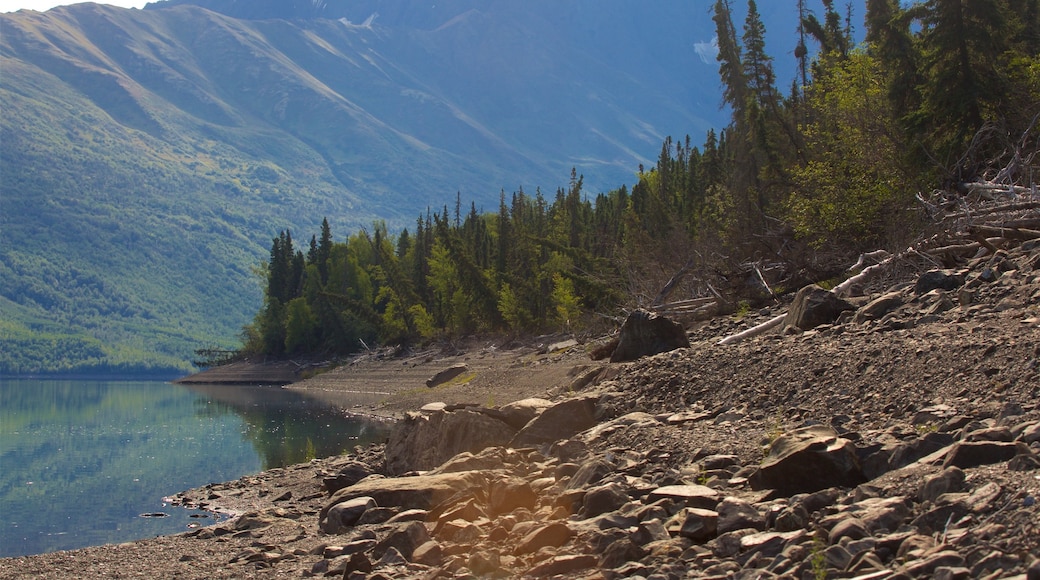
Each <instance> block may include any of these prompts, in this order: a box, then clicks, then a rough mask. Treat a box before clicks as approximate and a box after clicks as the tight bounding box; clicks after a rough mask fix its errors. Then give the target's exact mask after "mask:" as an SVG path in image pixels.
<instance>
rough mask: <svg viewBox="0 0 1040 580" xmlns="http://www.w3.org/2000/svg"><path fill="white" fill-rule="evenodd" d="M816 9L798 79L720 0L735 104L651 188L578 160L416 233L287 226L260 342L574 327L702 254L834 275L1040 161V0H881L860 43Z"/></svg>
mask: <svg viewBox="0 0 1040 580" xmlns="http://www.w3.org/2000/svg"><path fill="white" fill-rule="evenodd" d="M795 9H797V10H798V11H799V15H800V26H799V29H798V31H797V37H796V38H795V39H794V47H795V48H794V51H793V52H794V56H795V58H797V59H798V65H799V66H798V76H797V78H796V79H795V80H794V82H793V83H792V85H791V86H790V87H789V88H788V89H783V88H781V87H779V86H778V85H777V82H776V78H775V75H774V73H773V67H772V62H773V60H772V57H770V56H769V54H768V53H767V51H766V47H765V26H764V25H763V23H762V21H761V18H760V15H759V13H758V10H757V6H756V4H755V2H754V0H748V2H747V16H746V18H745V20H744V22H743V23H742V26H741V27H740V28H739V29H738V27H737V25H736V23H735V22H734V21H733V17H732V11H731V6H730V1H729V0H717V1H716V3H715V4H714V7H713V20H714V22H715V25H716V32H717V37H718V57H717V59H718V62H719V76H720V79H721V82H722V86H723V99H724V103H725V105H727V106H728V107H729V108H730V110H731V111H732V116H731V120H730V123H729V124H728V125H727V126H726V127H724V128H722V129H720V130H719V131H717V132H716V131H715V130H711V131H709V132H708V133H707V135H706V136H705V139H704V141H703V143H702V144H701V145H700V146H694V145H693V144H692V142H691V138H690V137H689V136H687V137H686V138H685V139H682V140H679V141H674V140H673V139H672V138H668V139H666V140H665V141H664V143H663V144H662V146H661V151H660V155H659V156H658V159H657V161H656V163H655V165H654V167H651V168H645V167H643V166H640V167H639V171H638V174H637V176H638V179H637V181H636V183H635V184H634V185H633V186H632V188H631V191H629V190H628V188H627V186H624V185H622V186H621V187H619V188H618V189H616V190H613V191H610V192H607V193H599V194H596V195H594V196H590V195H588V194H587V193H586V192H584V191H583V188H582V176H580V175H577V174H576V173H575V172H574V171H573V170H572V173H571V177H570V181H569V184H568V186H567V187H561V188H559V189H557V191H556V193H555V195H554V196H552V197H551V198H546V197H545V196H543V195H542V192H541V191H540V190H537V191H536V192H535V193H534V194H533V195H530V194H527V193H525V192H524V191H523V190H520V191H517V192H514V193H512V194H511V195H507V194H506V193H505V192H504V191H503V192H502V193H501V194H500V201H499V207H498V210H497V211H482V210H478V208H477V207H476V206H475V205H473V204H470V207H469V208H468V211H463V208H462V203H461V200H460V199H459V197H458V196H456V199H455V204H454V208H452V209H449V208H448V206H444V207H443V208H442V209H441V210H439V211H430V210H427V211H426V212H425V214H424V215H421V216H419V217H418V218H417V219H416V222H415V226H414V228H413V229H407V228H406V229H403V230H402V231H400V232H399V233H396V234H395V233H391V232H390V231H389V230H388V228H387V227H386V225H385V224H383V223H376V224H373V226H372V228H371V229H370V230H369V229H364V230H361V231H358V232H355V233H354V234H352V235H350V236H349V237H348V238H347V239H346V240H345V241H343V242H336V241H335V240H334V239H333V235H332V232H331V231H330V230H329V226H328V222H327V221H325V222H323V224H322V229H321V232H320V234H317V235H315V236H313V237H312V238H311V240H310V243H309V244H304V245H300V244H298V243H297V242H296V241H295V240H293V238H292V236H291V233H290V232H289V231H283V232H281V233H280V234H279V235H278V236H277V237H276V238H274V240H273V242H272V246H271V254H270V259H269V261H268V262H267V263H266V264H265V265H264V267H263V272H262V276H263V277H264V279H265V280H266V288H265V301H264V306H263V308H262V309H261V311H260V312H259V313H258V314H257V316H256V319H255V321H254V322H253V324H251V325H249V326H248V327H247V328H246V329H245V332H244V347H245V348H244V350H245V351H247V352H263V353H269V354H290V353H297V352H313V351H326V352H350V351H354V350H357V349H358V348H359V347H362V346H363V345H367V344H371V343H372V342H376V343H382V344H389V343H402V342H409V341H416V340H422V339H428V338H432V337H435V336H457V335H462V334H466V333H471V332H477V331H503V330H512V331H517V332H536V331H543V330H559V329H571V330H574V329H576V328H578V327H580V326H582V325H584V324H586V323H587V322H588V320H589V316H590V315H591V314H592V313H611V312H615V311H616V310H617V309H618V308H619V307H622V306H631V305H633V303H645V302H648V301H650V297H651V296H653V295H654V294H655V292H656V291H657V290H658V289H660V288H661V287H662V285H664V283H665V281H667V280H668V279H669V276H671V275H672V274H675V271H676V270H677V269H678V268H679V267H680V266H681V265H683V264H685V266H684V270H685V269H686V268H689V267H691V266H696V267H697V268H700V269H701V270H703V271H711V272H715V273H716V274H721V275H722V277H723V278H725V277H726V275H725V273H726V272H728V271H731V270H733V269H734V265H735V264H740V263H746V262H748V261H756V260H757V261H762V260H767V261H775V262H779V263H782V264H784V265H785V266H786V267H788V268H789V269H791V270H796V269H797V270H799V271H802V272H803V273H805V272H808V274H806V275H809V276H821V275H826V274H827V273H828V271H827V268H826V262H827V261H828V258H829V259H830V260H831V261H835V260H836V259H838V258H847V257H848V256H850V255H853V254H854V253H856V252H859V251H862V250H865V249H876V248H879V247H889V248H891V247H896V246H899V245H901V244H905V243H906V242H907V240H908V238H909V237H910V236H913V235H916V234H917V233H918V232H920V230H921V228H922V227H923V226H924V218H925V216H923V215H922V214H921V213H920V212H919V211H918V209H919V205H918V204H917V203H916V201H915V195H917V194H918V193H919V192H922V191H929V190H931V189H934V188H937V187H938V188H951V187H956V185H957V184H959V183H962V182H965V181H972V180H976V179H993V178H994V177H997V176H998V175H997V173H998V171H1001V170H1002V173H1001V175H1000V176H999V177H1001V178H1002V179H1006V180H1012V181H1018V182H1027V183H1035V182H1036V172H1037V171H1038V169H1040V167H1038V163H1040V160H1038V159H1037V156H1036V155H1035V152H1036V150H1037V147H1038V139H1037V134H1038V132H1040V131H1038V128H1037V126H1036V125H1037V116H1038V115H1040V99H1038V97H1037V95H1040V0H927V1H924V2H916V3H913V4H910V5H906V6H904V5H903V4H901V3H900V2H899V1H898V0H867V3H866V18H865V25H866V41H865V42H863V43H861V44H859V45H857V44H856V43H855V42H854V41H853V25H852V22H851V17H850V14H849V12H846V13H845V14H842V13H841V12H839V11H838V9H837V7H836V6H835V4H834V2H833V0H823V2H822V12H821V13H820V14H819V15H817V14H816V13H815V12H813V11H812V10H811V9H810V8H809V7H808V6H807V4H806V0H799V1H798V2H797V4H796V6H795ZM810 45H812V46H813V48H814V49H815V50H813V51H810ZM1030 151H1032V152H1033V153H1034V154H1033V155H1028V153H1029V152H1030ZM1016 155H1017V156H1018V158H1017V159H1018V160H1019V161H1020V162H1019V163H1017V164H1016V163H1015V162H1014V161H1015V159H1016V158H1015V156H1016ZM838 261H840V260H838ZM673 280H674V278H673ZM704 286H707V287H708V288H709V289H711V290H712V291H716V292H717V290H715V289H714V288H711V287H710V286H711V285H710V284H704ZM792 289H796V288H792Z"/></svg>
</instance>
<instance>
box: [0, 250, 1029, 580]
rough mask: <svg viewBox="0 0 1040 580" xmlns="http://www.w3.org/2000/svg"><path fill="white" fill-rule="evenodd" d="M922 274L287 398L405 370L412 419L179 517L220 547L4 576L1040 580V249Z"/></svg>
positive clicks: (401, 364) (439, 362) (182, 547)
mask: <svg viewBox="0 0 1040 580" xmlns="http://www.w3.org/2000/svg"><path fill="white" fill-rule="evenodd" d="M908 270H909V271H910V272H911V274H910V275H906V276H903V277H902V278H900V279H897V280H891V279H889V280H886V281H885V283H884V286H883V287H879V288H876V289H869V288H868V289H867V292H866V295H864V296H862V297H859V298H846V300H845V302H846V304H847V305H848V306H843V307H841V308H839V309H838V312H837V313H835V314H834V315H833V318H832V319H831V320H829V321H828V322H825V323H823V324H818V323H817V324H814V325H813V326H812V327H811V328H809V329H805V328H797V327H795V326H794V325H788V328H787V329H785V330H776V331H773V332H771V333H767V334H763V335H760V336H757V337H755V338H751V339H749V340H746V341H743V342H738V343H736V344H732V345H727V346H719V345H718V344H716V343H717V341H718V339H720V338H722V337H724V336H730V335H732V334H733V333H734V332H736V331H738V330H741V329H745V328H748V327H750V326H752V325H754V324H755V323H757V322H760V321H765V320H769V319H771V318H774V317H775V316H776V315H777V314H779V313H780V312H781V309H782V307H781V306H779V305H778V306H776V307H774V308H771V309H767V310H763V311H760V312H756V313H751V314H749V315H748V316H747V317H745V318H743V319H739V320H738V319H736V318H734V317H721V318H715V319H712V320H710V321H706V322H702V323H696V324H693V325H691V326H690V327H689V328H687V336H688V338H689V340H690V343H691V345H690V347H688V348H681V349H677V350H672V351H669V352H665V353H662V354H657V355H654V356H650V357H646V358H642V359H640V360H638V361H636V362H628V363H605V362H592V361H590V360H589V358H588V356H587V354H586V352H587V350H588V348H589V345H570V346H567V347H565V348H562V349H558V350H551V349H534V350H522V349H521V350H517V351H514V352H512V354H508V353H507V352H506V349H485V350H483V351H479V350H478V351H470V352H468V353H466V354H459V355H458V356H457V357H433V356H429V357H420V358H419V359H412V360H410V361H408V360H401V359H400V358H390V359H386V360H372V361H369V363H370V364H371V365H373V366H372V367H371V368H367V367H366V368H361V367H359V368H355V369H353V370H351V369H343V370H342V371H338V373H337V371H333V372H330V373H326V374H324V375H320V376H318V377H315V378H314V379H310V380H309V381H304V382H303V383H299V384H298V385H295V386H294V387H293V388H302V389H311V390H314V391H315V392H318V391H321V390H325V389H336V388H337V385H338V387H339V388H353V387H354V386H356V385H357V384H359V383H357V382H353V383H352V382H351V381H362V382H363V381H364V377H365V376H366V372H370V371H372V369H379V368H381V369H383V371H380V372H386V373H389V374H387V375H386V376H385V377H384V378H385V380H386V383H387V384H391V383H393V384H395V385H396V390H395V391H394V394H393V395H392V396H388V397H386V399H385V400H383V401H381V402H379V403H377V404H373V405H372V407H371V408H370V409H367V410H370V411H373V412H377V413H383V414H389V415H395V416H399V417H401V420H400V421H399V422H398V426H397V428H396V429H395V430H394V433H393V435H392V436H391V438H390V440H389V441H388V442H387V443H386V444H385V445H376V446H370V447H365V448H358V449H355V452H354V453H352V454H349V455H345V456H342V457H334V458H327V459H320V460H314V461H312V462H310V463H307V464H302V465H297V466H292V467H288V468H284V469H275V470H270V471H267V472H263V473H260V474H257V475H254V476H248V477H244V478H242V479H240V480H237V481H234V482H226V483H220V484H213V485H209V486H206V487H204V488H199V489H195V490H191V491H187V492H184V493H182V494H179V495H178V496H177V497H176V498H174V499H175V500H176V501H177V502H179V503H182V504H185V505H192V506H197V507H202V508H205V509H210V510H216V511H225V512H231V513H233V514H235V517H233V518H232V519H230V520H227V521H225V522H222V523H220V524H217V525H213V526H209V527H203V528H199V529H195V530H192V531H189V532H186V533H183V534H178V535H175V536H169V537H162V538H155V539H149V540H142V541H139V542H132V543H128V544H122V545H116V546H98V547H94V548H87V549H84V550H76V551H70V552H58V553H53V554H42V555H37V556H30V557H24V558H6V559H0V577H4V578H30V577H32V578H39V577H44V578H101V577H105V578H132V577H170V578H174V577H176V578H283V577H314V576H319V577H326V576H333V577H345V578H356V579H358V580H360V579H376V578H387V579H388V578H430V579H433V578H486V577H500V578H521V577H528V578H550V577H555V578H589V579H592V578H609V579H613V578H639V577H642V578H647V579H650V578H653V579H655V580H656V579H666V578H860V579H864V580H866V579H874V578H939V579H958V578H1022V579H1028V580H1033V579H1036V578H1040V507H1038V506H1037V498H1038V497H1040V457H1038V452H1040V244H1036V243H1026V244H1022V245H1021V246H1017V247H1013V248H1008V249H1006V250H1003V251H1001V252H999V253H997V254H996V255H990V256H987V257H983V258H978V259H975V260H972V261H970V262H968V263H966V264H963V265H961V266H959V267H955V268H952V269H949V270H933V271H931V272H927V273H923V270H924V269H923V268H922V269H921V271H916V272H915V271H913V269H908ZM922 280H927V282H922ZM928 286H931V287H928ZM449 359H451V360H449ZM460 363H462V364H466V365H468V366H467V368H468V369H470V370H471V371H472V372H471V373H470V374H471V375H473V376H469V377H465V376H464V377H463V379H460V380H455V382H451V381H448V383H446V384H444V385H435V386H434V387H432V388H431V387H428V386H425V385H422V388H419V387H415V386H412V385H411V383H410V382H409V381H413V380H417V377H420V376H423V377H426V378H429V377H432V376H433V375H434V372H431V371H435V370H436V369H438V368H440V367H448V366H451V365H457V364H460ZM366 364H368V363H366ZM366 369H367V370H366ZM352 372H356V373H357V374H356V377H355V378H353V379H350V378H348V377H347V375H348V374H349V373H352ZM402 372H405V373H411V374H408V375H407V377H410V378H407V379H406V378H405V375H400V374H399V373H402ZM539 373H542V374H539ZM367 376H376V375H371V374H368V375H367ZM337 377H338V378H337ZM481 377H483V378H481ZM337 381H339V382H338V383H337ZM496 386H498V387H500V390H499V391H496V390H495V389H496ZM491 397H494V398H495V399H497V400H500V401H514V402H512V403H509V404H504V405H498V404H494V401H492V400H491ZM507 397H508V398H507ZM405 409H415V410H414V411H411V412H407V413H404V412H403V411H404V410H405ZM420 409H421V410H420Z"/></svg>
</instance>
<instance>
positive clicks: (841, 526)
mask: <svg viewBox="0 0 1040 580" xmlns="http://www.w3.org/2000/svg"><path fill="white" fill-rule="evenodd" d="M869 536H870V530H869V529H868V528H867V525H866V524H865V523H863V520H861V519H858V518H848V519H846V520H842V521H840V522H838V524H837V525H836V526H834V527H833V528H831V531H830V534H828V536H827V542H828V543H830V544H837V543H838V542H839V541H840V540H841V539H842V538H849V539H850V540H860V539H863V538H867V537H869Z"/></svg>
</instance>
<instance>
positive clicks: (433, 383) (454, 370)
mask: <svg viewBox="0 0 1040 580" xmlns="http://www.w3.org/2000/svg"><path fill="white" fill-rule="evenodd" d="M468 370H469V367H468V366H466V364H465V363H459V364H456V365H452V366H450V367H448V368H446V369H444V370H442V371H439V372H438V373H437V374H435V375H433V376H432V377H430V378H429V379H427V380H426V386H427V387H429V388H431V389H432V388H434V387H437V386H440V385H443V384H444V383H446V382H448V381H450V380H452V379H454V378H455V377H457V376H459V375H461V374H462V373H464V372H466V371H468Z"/></svg>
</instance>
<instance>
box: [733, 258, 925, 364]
mask: <svg viewBox="0 0 1040 580" xmlns="http://www.w3.org/2000/svg"><path fill="white" fill-rule="evenodd" d="M907 252H913V253H915V254H916V253H917V252H916V250H913V249H912V248H911V249H908V250H907ZM907 252H903V253H902V254H900V255H899V256H893V255H891V254H889V253H888V252H886V251H884V250H877V251H874V252H869V253H866V254H863V255H861V256H860V257H859V260H857V261H856V264H855V265H854V266H853V267H852V268H849V269H850V270H855V269H857V268H859V267H860V266H862V265H863V264H866V263H869V262H874V261H876V260H878V259H881V261H880V262H878V263H876V264H874V265H872V266H867V267H866V268H864V269H863V271H862V272H860V273H859V274H856V275H855V276H852V277H851V278H849V279H848V280H845V281H844V282H842V283H841V284H838V285H837V286H835V287H834V288H832V289H831V293H833V294H834V295H835V296H839V297H840V296H843V295H845V294H846V293H847V292H849V291H850V290H851V289H852V288H853V287H855V286H856V285H858V284H862V283H864V282H866V281H867V280H869V279H870V278H873V277H874V276H876V275H877V274H879V273H880V272H882V271H883V270H884V269H885V267H887V266H888V265H889V264H891V263H892V262H893V261H894V260H896V259H897V258H899V257H901V256H905V255H906V254H907ZM785 318H787V312H784V313H783V314H780V315H778V316H775V317H773V318H770V319H769V320H767V321H765V322H763V323H761V324H759V325H756V326H752V327H751V328H748V329H746V330H743V331H741V332H738V333H736V334H731V335H729V336H727V337H725V338H723V339H721V340H719V341H718V342H716V343H715V344H718V345H720V346H724V345H727V344H736V343H738V342H741V341H744V340H747V339H749V338H754V337H756V336H758V335H760V334H764V333H766V332H768V331H769V330H771V329H773V328H776V327H777V326H780V325H781V324H783V322H784V319H785Z"/></svg>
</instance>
